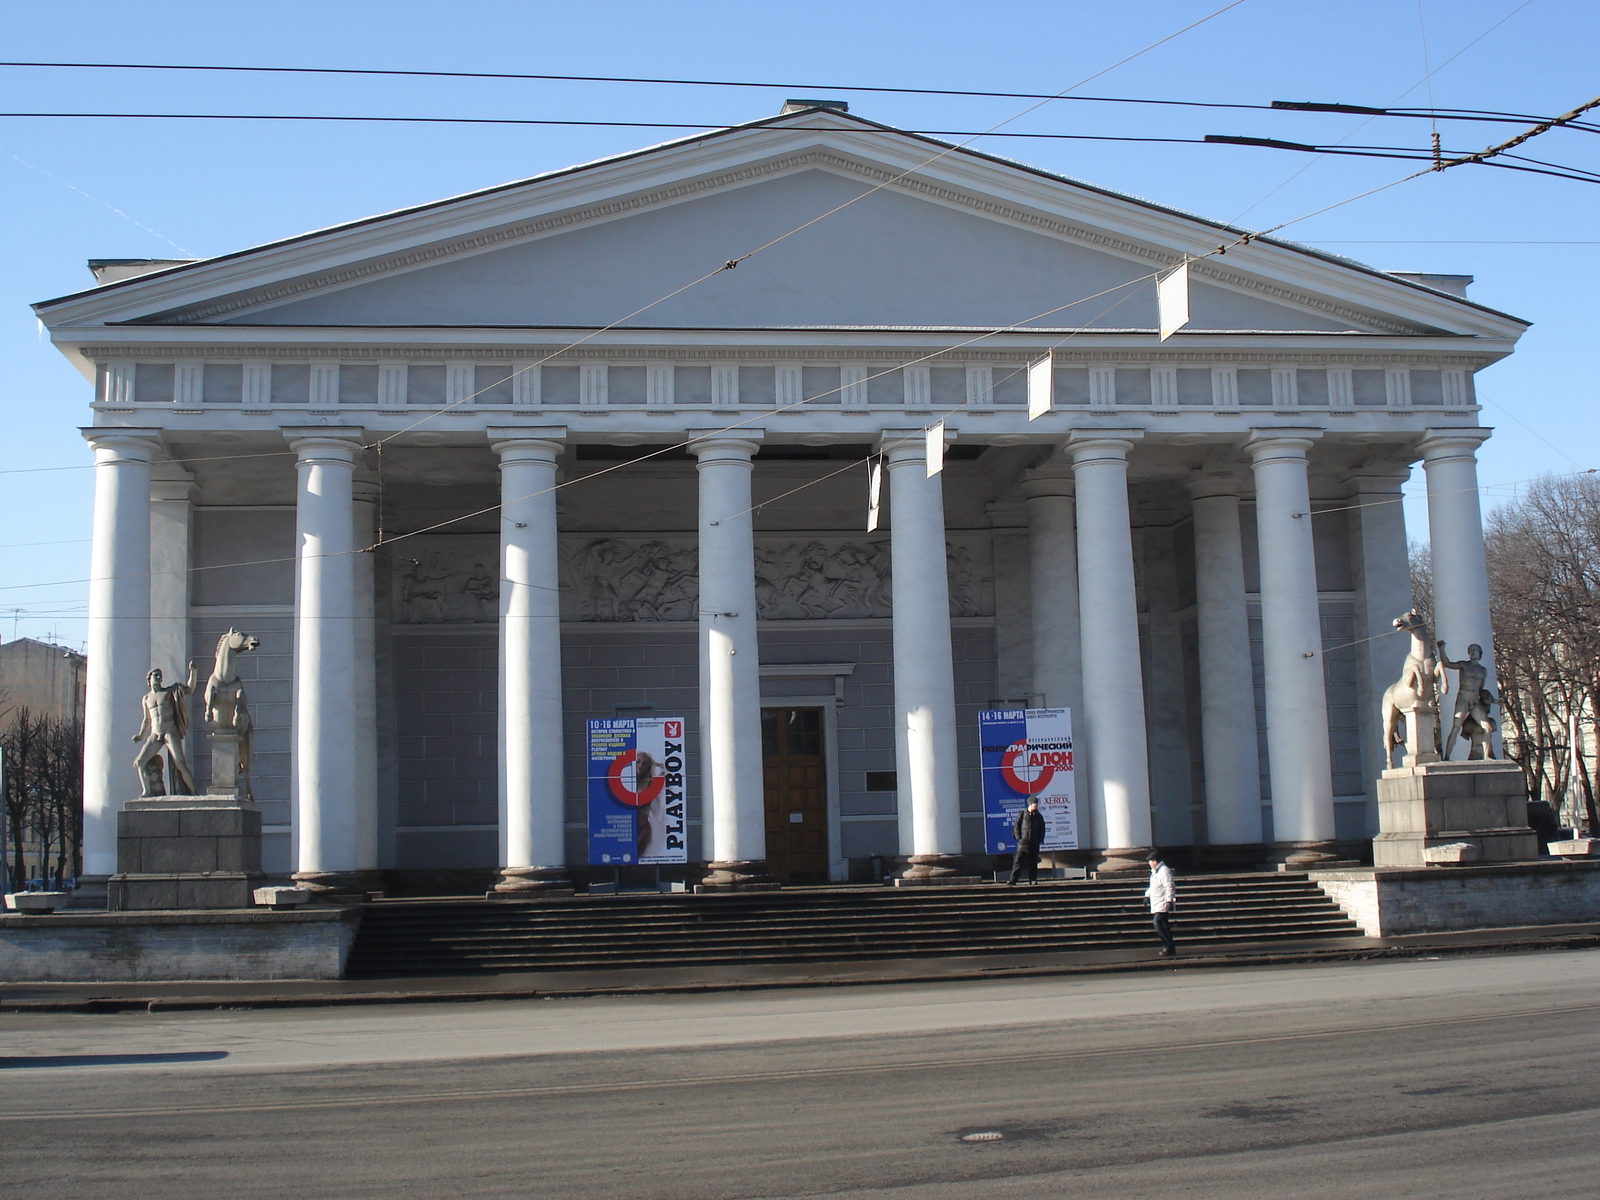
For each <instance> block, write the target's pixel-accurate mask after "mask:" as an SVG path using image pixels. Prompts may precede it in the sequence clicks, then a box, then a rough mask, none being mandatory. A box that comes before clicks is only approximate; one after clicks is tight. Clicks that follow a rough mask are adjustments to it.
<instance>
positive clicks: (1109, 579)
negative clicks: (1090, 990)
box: [1067, 429, 1150, 872]
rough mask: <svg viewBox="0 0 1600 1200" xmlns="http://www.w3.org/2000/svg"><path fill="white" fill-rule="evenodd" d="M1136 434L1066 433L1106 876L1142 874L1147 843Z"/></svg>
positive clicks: (1089, 739) (1090, 742)
mask: <svg viewBox="0 0 1600 1200" xmlns="http://www.w3.org/2000/svg"><path fill="white" fill-rule="evenodd" d="M1143 436H1144V434H1143V431H1142V430H1137V429H1112V430H1095V431H1093V432H1089V431H1080V432H1078V433H1074V434H1073V435H1072V437H1071V439H1070V440H1069V441H1068V443H1067V447H1068V451H1069V452H1070V453H1071V455H1072V468H1073V472H1074V474H1075V476H1076V481H1077V486H1076V492H1077V507H1078V612H1079V623H1080V626H1081V638H1082V646H1083V720H1082V726H1083V729H1082V733H1081V735H1080V736H1079V737H1077V738H1075V739H1074V740H1075V741H1076V742H1077V743H1078V744H1079V745H1081V746H1083V747H1084V753H1083V755H1082V759H1083V762H1084V764H1085V766H1086V767H1087V772H1086V774H1087V779H1088V789H1087V800H1088V807H1089V808H1091V809H1092V810H1093V811H1094V813H1095V818H1094V819H1095V834H1096V837H1097V839H1098V841H1099V843H1100V848H1101V849H1103V850H1104V851H1105V854H1104V856H1103V860H1102V862H1101V865H1100V869H1101V870H1102V871H1106V872H1116V871H1137V870H1140V869H1143V867H1144V859H1145V854H1146V851H1147V850H1148V848H1149V846H1150V764H1149V758H1148V749H1147V742H1146V737H1145V714H1144V682H1143V673H1142V669H1141V665H1140V657H1139V613H1138V605H1137V599H1136V596H1135V590H1134V578H1133V529H1132V522H1131V521H1130V519H1129V515H1128V451H1129V450H1131V449H1132V448H1133V444H1134V442H1135V441H1136V440H1137V439H1138V438H1141V437H1143Z"/></svg>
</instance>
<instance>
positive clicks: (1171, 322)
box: [1156, 263, 1189, 342]
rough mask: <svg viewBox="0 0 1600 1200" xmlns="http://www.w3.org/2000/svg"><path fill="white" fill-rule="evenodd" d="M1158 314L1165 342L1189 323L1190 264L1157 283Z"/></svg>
mask: <svg viewBox="0 0 1600 1200" xmlns="http://www.w3.org/2000/svg"><path fill="white" fill-rule="evenodd" d="M1156 313H1157V322H1158V323H1159V325H1160V326H1161V338H1160V340H1161V341H1163V342H1164V341H1166V340H1167V339H1168V338H1169V337H1171V336H1172V335H1173V334H1175V333H1177V332H1178V330H1180V329H1182V328H1183V327H1184V326H1185V325H1187V324H1188V323H1189V264H1188V263H1184V264H1183V265H1182V266H1181V267H1179V268H1178V269H1177V270H1176V271H1174V272H1172V274H1170V275H1168V276H1167V277H1166V278H1164V279H1161V280H1158V281H1157V282H1156Z"/></svg>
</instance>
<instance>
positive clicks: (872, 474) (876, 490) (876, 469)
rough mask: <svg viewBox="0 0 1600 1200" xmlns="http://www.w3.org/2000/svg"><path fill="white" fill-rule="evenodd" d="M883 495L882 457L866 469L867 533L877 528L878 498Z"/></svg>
mask: <svg viewBox="0 0 1600 1200" xmlns="http://www.w3.org/2000/svg"><path fill="white" fill-rule="evenodd" d="M882 495H883V455H881V454H880V455H879V456H878V457H877V458H875V459H873V460H872V463H871V465H870V466H868V467H867V532H868V533H871V532H872V531H873V530H875V529H877V528H878V498H879V497H880V496H882Z"/></svg>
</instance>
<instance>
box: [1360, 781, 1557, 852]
mask: <svg viewBox="0 0 1600 1200" xmlns="http://www.w3.org/2000/svg"><path fill="white" fill-rule="evenodd" d="M1527 800H1528V784H1527V778H1526V777H1525V776H1524V775H1523V773H1522V768H1521V767H1519V766H1518V765H1517V764H1516V763H1514V762H1502V761H1494V760H1491V761H1487V762H1484V761H1479V762H1434V763H1423V764H1421V765H1419V766H1415V767H1396V768H1394V769H1391V770H1388V771H1385V772H1384V773H1383V776H1382V778H1380V779H1379V780H1378V835H1377V837H1375V838H1373V839H1372V861H1373V863H1374V865H1376V866H1379V867H1409V866H1420V865H1422V864H1423V863H1425V862H1427V861H1428V860H1427V858H1426V857H1424V853H1423V852H1424V851H1426V850H1428V849H1430V848H1431V847H1434V846H1443V845H1446V844H1448V843H1452V842H1470V843H1472V844H1473V845H1474V846H1476V847H1478V851H1479V861H1481V862H1517V861H1527V860H1532V859H1536V858H1538V857H1539V839H1538V837H1537V836H1536V835H1535V834H1534V832H1533V830H1532V829H1530V828H1529V827H1528V805H1527Z"/></svg>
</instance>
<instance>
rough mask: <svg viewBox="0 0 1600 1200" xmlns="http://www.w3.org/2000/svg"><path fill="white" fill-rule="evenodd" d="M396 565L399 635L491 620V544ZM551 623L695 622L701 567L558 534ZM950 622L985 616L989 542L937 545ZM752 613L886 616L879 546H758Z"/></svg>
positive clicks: (688, 540) (446, 539) (678, 549)
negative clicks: (942, 553) (557, 609)
mask: <svg viewBox="0 0 1600 1200" xmlns="http://www.w3.org/2000/svg"><path fill="white" fill-rule="evenodd" d="M405 545H406V546H407V549H406V550H404V551H401V552H400V553H398V554H397V555H396V557H395V559H394V570H393V574H394V579H393V593H392V594H393V613H394V620H395V622H396V623H397V624H404V625H438V624H466V623H487V622H492V621H494V620H496V619H497V615H498V611H499V589H500V581H499V579H498V578H497V571H496V570H495V569H494V565H493V564H495V563H496V562H497V561H498V559H499V549H498V547H497V546H496V544H495V539H494V538H493V537H492V536H489V535H483V534H461V535H454V536H450V535H435V536H423V537H417V538H408V539H407V540H406V543H405ZM559 552H560V573H561V578H560V588H561V619H562V620H563V621H594V622H602V623H605V622H609V623H626V622H638V621H693V620H696V619H697V617H698V600H699V594H700V580H699V560H698V554H697V551H696V545H695V538H694V537H693V536H691V535H686V534H661V535H649V534H643V535H641V534H627V535H619V536H614V537H608V536H594V535H581V534H579V535H565V536H563V537H562V538H561V541H560V548H559ZM946 554H947V562H948V566H949V582H950V615H951V616H953V617H984V616H990V615H992V614H993V613H994V573H993V567H992V565H991V559H990V549H989V535H988V534H987V533H982V532H977V533H966V532H957V533H952V534H951V535H950V537H949V539H948V540H947V542H946ZM755 560H756V561H755V567H756V580H755V583H756V611H757V615H758V616H759V617H760V618H761V619H762V620H768V621H775V620H788V621H826V620H858V619H861V618H870V617H888V616H891V615H893V611H894V610H893V590H892V581H891V578H890V570H889V539H888V538H887V537H870V536H861V537H850V536H839V535H832V534H820V535H815V536H811V535H783V534H779V535H771V536H758V537H757V538H756V541H755Z"/></svg>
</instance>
